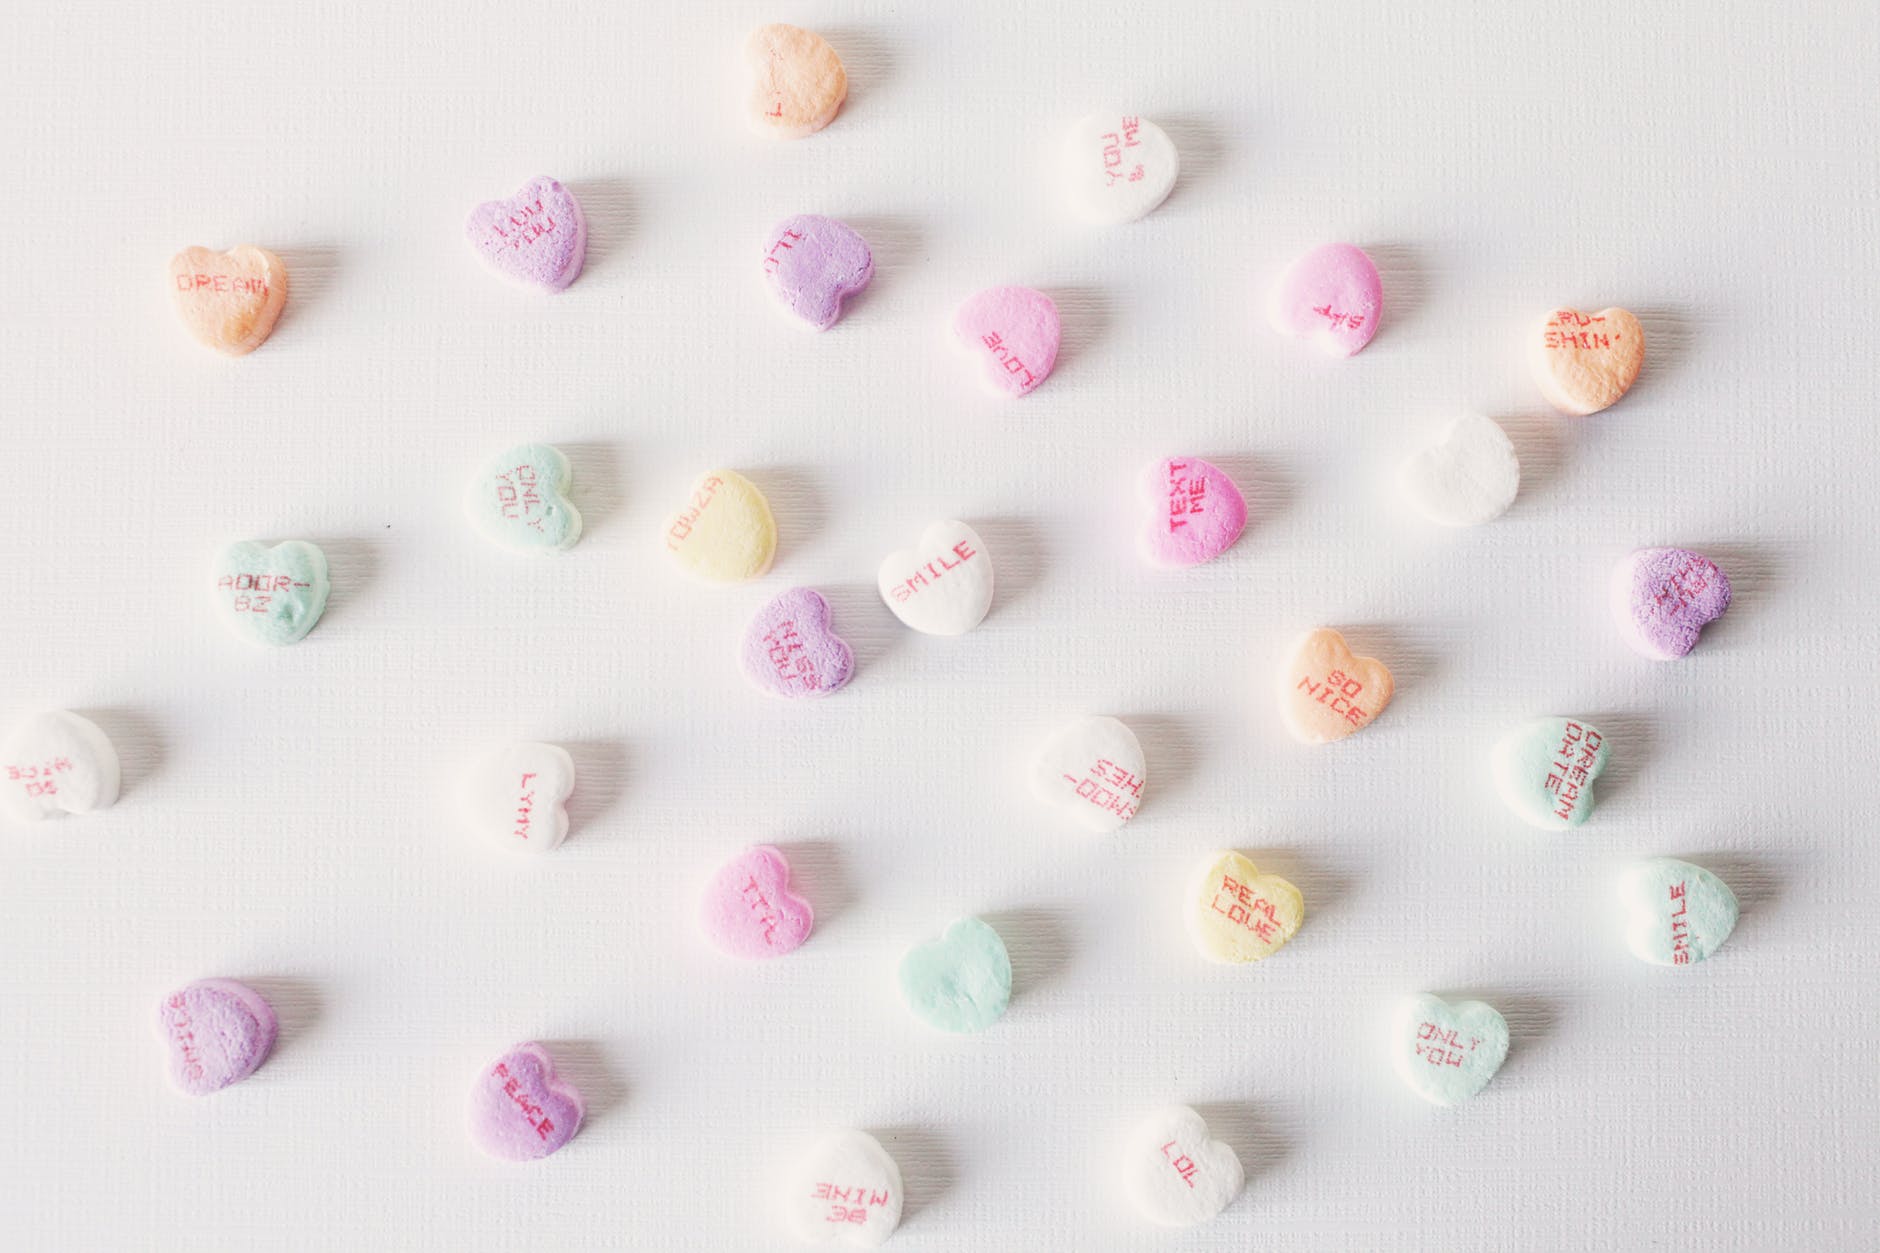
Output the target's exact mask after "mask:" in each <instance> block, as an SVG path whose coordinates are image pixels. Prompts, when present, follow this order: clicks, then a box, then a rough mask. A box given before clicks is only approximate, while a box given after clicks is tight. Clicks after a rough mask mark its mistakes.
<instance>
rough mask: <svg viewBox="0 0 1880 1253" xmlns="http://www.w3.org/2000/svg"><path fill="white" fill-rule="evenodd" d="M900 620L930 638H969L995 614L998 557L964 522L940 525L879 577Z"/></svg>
mask: <svg viewBox="0 0 1880 1253" xmlns="http://www.w3.org/2000/svg"><path fill="white" fill-rule="evenodd" d="M875 585H876V586H877V587H879V588H880V589H881V599H882V600H884V601H886V602H887V603H888V608H889V609H890V610H891V611H893V613H894V616H895V617H897V618H899V619H900V620H901V621H903V622H905V623H906V624H907V625H908V626H911V627H913V628H914V629H915V630H916V631H920V632H922V633H923V634H926V635H964V634H966V633H967V632H968V631H970V630H972V629H973V628H974V627H976V626H978V625H979V624H980V623H981V622H984V621H985V620H986V611H987V610H989V609H991V608H992V555H991V554H990V553H988V552H987V551H986V542H985V541H984V540H982V539H980V538H979V533H978V532H977V531H975V530H973V528H972V527H970V526H967V525H966V524H965V523H964V522H955V521H946V522H935V523H932V524H931V525H929V526H928V527H927V529H926V530H924V531H922V532H921V534H920V542H919V543H917V544H915V545H914V546H913V547H912V548H903V549H900V550H899V551H897V552H891V553H889V554H888V555H887V556H886V557H884V558H883V559H882V562H881V568H880V569H879V570H878V571H877V572H876V574H875Z"/></svg>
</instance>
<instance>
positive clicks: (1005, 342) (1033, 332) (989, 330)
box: [953, 287, 1063, 396]
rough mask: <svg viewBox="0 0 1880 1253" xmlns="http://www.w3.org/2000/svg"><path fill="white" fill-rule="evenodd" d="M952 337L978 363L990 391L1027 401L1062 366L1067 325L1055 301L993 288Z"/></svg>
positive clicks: (963, 316) (963, 310)
mask: <svg viewBox="0 0 1880 1253" xmlns="http://www.w3.org/2000/svg"><path fill="white" fill-rule="evenodd" d="M953 335H954V337H955V338H956V339H958V340H959V344H960V347H961V348H962V349H963V350H964V351H965V352H966V353H967V354H968V355H969V356H971V357H973V358H975V359H976V360H977V361H978V362H979V367H980V374H981V377H982V378H983V379H984V380H985V383H986V386H987V387H989V388H991V389H992V390H993V391H995V392H997V393H998V394H999V395H1001V396H1023V395H1024V394H1025V393H1026V392H1029V391H1030V390H1031V389H1032V388H1034V387H1036V386H1038V384H1040V383H1042V382H1044V380H1045V376H1046V375H1048V374H1050V373H1051V367H1052V366H1053V365H1055V364H1056V363H1057V355H1058V343H1059V341H1060V339H1061V338H1062V336H1063V325H1062V323H1061V322H1060V321H1059V320H1058V310H1057V305H1055V304H1053V303H1052V301H1051V297H1049V296H1047V295H1045V294H1044V293H1043V292H1041V291H1033V290H1032V289H1031V288H1029V287H988V288H987V289H986V290H985V291H982V292H980V293H979V294H978V295H976V296H973V297H971V298H969V299H968V300H967V301H966V303H965V304H963V305H961V306H960V307H959V309H958V311H956V312H955V313H954V315H953Z"/></svg>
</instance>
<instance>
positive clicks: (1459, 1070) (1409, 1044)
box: [1391, 992, 1508, 1105]
mask: <svg viewBox="0 0 1880 1253" xmlns="http://www.w3.org/2000/svg"><path fill="white" fill-rule="evenodd" d="M1507 1057H1508V1020H1507V1019H1505V1018H1503V1017H1502V1016H1501V1015H1500V1014H1499V1013H1498V1012H1496V1011H1495V1010H1494V1009H1493V1008H1491V1007H1490V1006H1487V1005H1484V1004H1483V1003H1482V1002H1480V1001H1462V1002H1460V1003H1459V1004H1456V1005H1451V1004H1449V1003H1448V1002H1447V1001H1445V1000H1443V999H1442V998H1441V997H1437V996H1431V995H1430V994H1429V993H1427V992H1423V993H1419V994H1418V995H1416V996H1413V997H1410V998H1408V999H1407V1000H1406V1001H1405V1002H1404V1004H1403V1006H1402V1008H1401V1009H1399V1010H1398V1013H1397V1018H1396V1021H1395V1023H1394V1024H1393V1026H1392V1028H1391V1060H1392V1062H1393V1063H1394V1064H1395V1065H1396V1068H1397V1073H1398V1074H1399V1075H1400V1076H1402V1078H1403V1081H1404V1082H1405V1083H1407V1084H1409V1085H1410V1090H1411V1091H1412V1092H1415V1093H1416V1094H1417V1095H1418V1096H1420V1097H1422V1098H1423V1099H1424V1100H1426V1101H1429V1102H1431V1103H1432V1104H1435V1105H1460V1104H1462V1102H1464V1101H1466V1100H1468V1099H1469V1098H1470V1097H1472V1096H1474V1095H1475V1094H1476V1093H1477V1092H1480V1091H1481V1090H1482V1089H1483V1088H1485V1087H1487V1086H1488V1081H1489V1080H1490V1079H1493V1078H1494V1077H1495V1072H1496V1071H1497V1070H1500V1069H1501V1064H1502V1062H1503V1061H1505V1060H1506V1059H1507Z"/></svg>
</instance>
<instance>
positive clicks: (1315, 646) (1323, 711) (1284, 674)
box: [1279, 627, 1394, 744]
mask: <svg viewBox="0 0 1880 1253" xmlns="http://www.w3.org/2000/svg"><path fill="white" fill-rule="evenodd" d="M1393 690H1394V689H1393V687H1392V685H1391V679H1390V671H1389V670H1388V669H1386V668H1385V666H1384V663H1383V662H1381V661H1379V660H1377V658H1375V657H1359V656H1357V655H1355V654H1354V653H1353V652H1352V651H1351V648H1350V646H1349V645H1347V644H1346V643H1345V637H1344V636H1342V635H1340V634H1339V633H1338V632H1336V631H1333V630H1331V629H1329V628H1326V627H1321V628H1319V629H1318V630H1316V631H1312V632H1310V633H1308V634H1307V635H1306V636H1305V638H1303V639H1301V640H1300V641H1299V643H1298V645H1297V647H1295V648H1294V649H1293V653H1292V656H1291V657H1290V658H1289V659H1288V660H1287V662H1286V664H1285V666H1283V667H1282V668H1281V669H1280V672H1279V712H1280V716H1281V717H1283V718H1284V719H1285V720H1286V729H1287V730H1288V731H1291V732H1292V734H1293V738H1294V739H1296V740H1300V741H1302V742H1304V743H1307V744H1329V743H1331V742H1332V741H1333V740H1342V739H1344V738H1345V737H1346V736H1347V735H1351V734H1354V733H1355V732H1358V731H1362V730H1363V729H1364V728H1365V727H1368V726H1370V725H1371V722H1372V720H1373V719H1375V718H1376V717H1377V716H1378V715H1379V714H1381V713H1383V712H1384V706H1386V705H1388V704H1390V696H1391V692H1392V691H1393Z"/></svg>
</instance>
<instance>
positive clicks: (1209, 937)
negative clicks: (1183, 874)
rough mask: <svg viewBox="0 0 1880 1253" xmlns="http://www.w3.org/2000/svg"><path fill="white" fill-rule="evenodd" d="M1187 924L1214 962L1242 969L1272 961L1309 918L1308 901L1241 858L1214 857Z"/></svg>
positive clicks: (1204, 867) (1195, 887) (1196, 886)
mask: <svg viewBox="0 0 1880 1253" xmlns="http://www.w3.org/2000/svg"><path fill="white" fill-rule="evenodd" d="M1185 913H1186V921H1187V923H1188V935H1189V938H1191V939H1192V940H1194V942H1195V948H1196V950H1197V951H1199V952H1200V954H1201V955H1202V956H1203V957H1205V958H1207V959H1208V960H1209V961H1212V962H1220V963H1222V964H1223V965H1240V964H1242V963H1245V962H1256V961H1259V960H1260V959H1261V958H1262V957H1271V956H1272V955H1273V954H1275V953H1277V952H1279V950H1280V949H1281V948H1283V947H1285V944H1286V941H1288V940H1290V939H1292V938H1293V936H1294V935H1295V934H1296V933H1297V932H1298V930H1299V924H1300V923H1302V922H1304V921H1305V918H1306V898H1305V897H1304V896H1302V895H1300V892H1299V889H1298V888H1296V887H1294V886H1293V885H1292V884H1290V883H1288V882H1286V880H1284V879H1282V878H1280V877H1279V876H1278V875H1276V874H1261V873H1260V868H1259V867H1258V866H1255V865H1254V864H1253V862H1252V861H1251V860H1250V859H1249V858H1247V857H1244V856H1242V855H1241V854H1239V853H1236V852H1232V851H1223V852H1218V853H1210V854H1209V855H1208V858H1207V860H1206V861H1204V862H1202V863H1201V869H1200V873H1198V874H1197V875H1196V876H1195V878H1194V881H1193V883H1192V884H1191V885H1190V886H1189V889H1188V900H1187V906H1186V910H1185Z"/></svg>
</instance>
